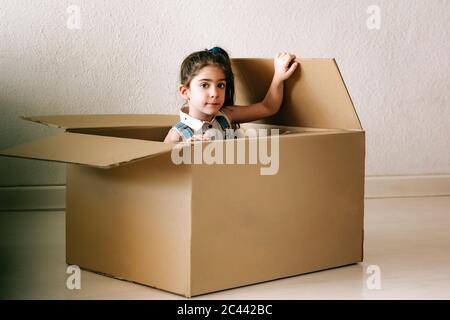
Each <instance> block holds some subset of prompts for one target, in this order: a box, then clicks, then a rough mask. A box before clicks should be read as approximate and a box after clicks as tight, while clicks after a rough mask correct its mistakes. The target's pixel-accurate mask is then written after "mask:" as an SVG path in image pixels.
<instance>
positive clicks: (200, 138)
mask: <svg viewBox="0 0 450 320" xmlns="http://www.w3.org/2000/svg"><path fill="white" fill-rule="evenodd" d="M194 141H209V139H208V138H207V137H205V136H203V135H202V134H194V135H193V136H192V137H190V138H189V139H187V140H186V142H194Z"/></svg>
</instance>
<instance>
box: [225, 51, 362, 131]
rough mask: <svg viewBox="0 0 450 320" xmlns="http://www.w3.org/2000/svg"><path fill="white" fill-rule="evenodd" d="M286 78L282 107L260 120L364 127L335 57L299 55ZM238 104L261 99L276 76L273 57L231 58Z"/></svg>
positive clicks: (329, 126)
mask: <svg viewBox="0 0 450 320" xmlns="http://www.w3.org/2000/svg"><path fill="white" fill-rule="evenodd" d="M297 61H299V62H300V70H299V69H297V70H296V71H295V73H294V74H293V75H292V76H291V78H289V79H288V80H287V81H285V87H284V97H283V105H282V106H281V108H280V111H279V112H278V113H277V114H276V115H274V116H272V117H270V118H266V119H263V120H262V121H261V122H263V123H267V124H277V125H288V126H298V127H311V128H328V129H357V130H358V129H362V126H361V123H360V121H359V119H358V115H357V113H356V110H355V108H354V106H353V102H352V100H351V98H350V95H349V93H348V91H347V88H346V86H345V83H344V80H343V79H342V77H341V74H340V72H339V68H338V66H337V64H336V62H335V60H334V59H298V60H297ZM232 64H233V72H234V75H235V91H236V104H237V105H246V104H252V103H256V102H259V101H262V100H263V99H264V97H265V95H266V93H267V90H268V88H269V87H270V83H271V81H272V78H273V72H274V68H273V59H232Z"/></svg>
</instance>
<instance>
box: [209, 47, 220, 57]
mask: <svg viewBox="0 0 450 320" xmlns="http://www.w3.org/2000/svg"><path fill="white" fill-rule="evenodd" d="M208 52H209V53H211V54H213V55H217V54H220V48H219V47H214V48H211V49H209V50H208Z"/></svg>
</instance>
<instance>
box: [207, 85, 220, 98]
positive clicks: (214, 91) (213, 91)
mask: <svg viewBox="0 0 450 320" xmlns="http://www.w3.org/2000/svg"><path fill="white" fill-rule="evenodd" d="M209 95H210V96H211V97H218V96H219V90H217V88H215V87H213V88H211V90H210V91H209Z"/></svg>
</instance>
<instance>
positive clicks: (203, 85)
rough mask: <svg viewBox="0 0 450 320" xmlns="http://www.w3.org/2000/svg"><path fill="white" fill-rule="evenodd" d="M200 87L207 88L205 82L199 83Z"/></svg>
mask: <svg viewBox="0 0 450 320" xmlns="http://www.w3.org/2000/svg"><path fill="white" fill-rule="evenodd" d="M200 87H202V88H208V84H207V83H202V84H200Z"/></svg>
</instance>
